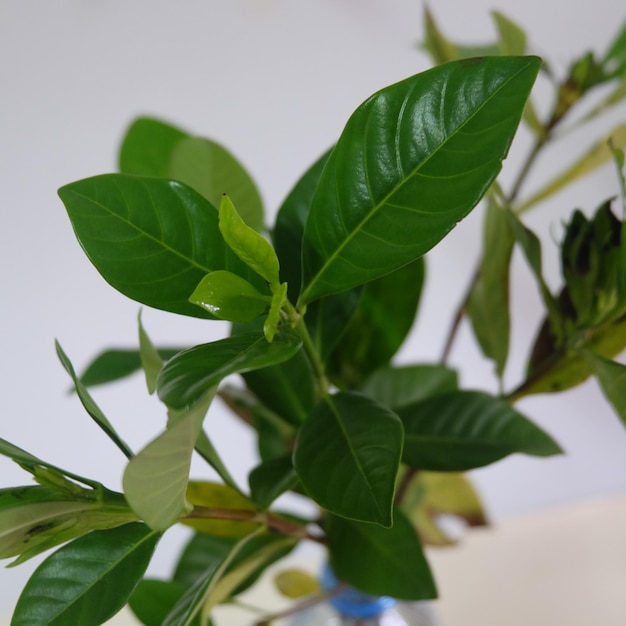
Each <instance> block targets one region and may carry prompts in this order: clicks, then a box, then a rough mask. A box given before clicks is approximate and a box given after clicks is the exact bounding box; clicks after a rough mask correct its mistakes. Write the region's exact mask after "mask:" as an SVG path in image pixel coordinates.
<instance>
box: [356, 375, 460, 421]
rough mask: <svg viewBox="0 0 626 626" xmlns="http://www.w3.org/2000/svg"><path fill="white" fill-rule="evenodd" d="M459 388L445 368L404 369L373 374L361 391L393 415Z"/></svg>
mask: <svg viewBox="0 0 626 626" xmlns="http://www.w3.org/2000/svg"><path fill="white" fill-rule="evenodd" d="M458 386H459V383H458V377H457V373H456V371H455V370H452V369H450V368H448V367H445V366H444V365H407V366H404V367H391V366H389V367H383V368H381V369H379V370H377V371H375V372H374V373H373V374H372V375H371V376H370V377H369V378H368V379H367V380H366V381H365V384H364V385H363V386H362V387H361V390H360V391H361V393H364V394H365V395H366V396H369V397H370V398H372V399H374V400H376V402H378V403H379V404H382V405H384V406H388V407H389V408H390V409H393V410H394V411H396V410H397V409H399V408H401V407H403V406H406V405H407V404H413V403H415V402H419V401H420V400H424V399H425V398H428V397H430V396H435V395H438V394H440V393H446V392H448V391H456V390H457V389H458Z"/></svg>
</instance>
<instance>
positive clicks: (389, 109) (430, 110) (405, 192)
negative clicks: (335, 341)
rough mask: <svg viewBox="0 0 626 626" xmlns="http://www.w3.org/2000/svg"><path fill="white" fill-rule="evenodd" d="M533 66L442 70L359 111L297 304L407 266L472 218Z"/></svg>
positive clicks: (326, 198) (318, 195) (390, 90)
mask: <svg viewBox="0 0 626 626" xmlns="http://www.w3.org/2000/svg"><path fill="white" fill-rule="evenodd" d="M540 63H541V62H540V60H539V59H538V58H535V57H524V58H517V57H498V58H484V59H474V60H466V61H458V62H452V63H448V64H445V65H443V66H440V67H436V68H434V69H432V70H429V71H427V72H424V73H422V74H418V75H417V76H413V77H411V78H408V79H406V80H404V81H402V82H400V83H397V84H395V85H392V86H391V87H387V88H386V89H383V90H382V91H380V92H378V93H377V94H375V95H373V96H372V97H370V98H369V99H368V100H366V101H365V103H364V104H362V105H361V106H360V107H359V108H358V109H357V111H356V112H355V113H354V114H353V115H352V117H351V118H350V120H349V121H348V123H347V125H346V127H345V129H344V131H343V133H342V135H341V137H340V139H339V141H338V143H337V146H336V147H335V149H334V150H333V152H332V153H331V155H330V157H329V159H328V162H327V164H326V166H325V168H324V171H323V172H322V175H321V177H320V181H319V184H318V186H317V189H316V191H315V194H314V197H313V200H312V203H311V209H310V211H309V216H308V219H307V223H306V229H305V236H304V243H303V291H302V293H301V295H300V303H301V304H306V303H307V302H310V301H311V300H314V299H316V298H319V297H320V296H324V295H328V294H331V293H337V292H339V291H343V290H346V289H350V288H352V287H355V286H357V285H360V284H364V283H366V282H369V281H370V280H373V279H375V278H378V277H380V276H383V275H384V274H387V273H388V272H390V271H392V270H394V269H397V268H399V267H401V266H403V265H405V264H407V263H409V262H411V261H414V260H415V259H417V258H418V257H420V256H422V255H423V254H424V253H425V252H427V251H428V250H429V249H430V248H432V247H433V246H434V245H435V244H436V243H438V242H439V240H441V239H442V238H443V237H444V236H445V235H446V234H447V233H448V232H449V231H450V230H451V229H452V228H453V227H454V225H455V224H456V223H457V222H458V221H459V220H460V219H462V218H463V217H465V215H467V214H468V213H469V212H470V211H471V209H472V208H474V206H475V205H476V204H477V203H478V201H479V200H480V198H481V197H482V196H483V194H484V193H485V191H486V190H487V189H488V188H489V186H490V185H491V183H492V182H493V181H494V180H495V177H496V176H497V174H498V173H499V171H500V169H501V167H502V160H503V159H504V158H505V156H506V154H507V151H508V148H509V145H510V142H511V140H512V138H513V135H514V133H515V130H516V128H517V125H518V124H519V121H520V118H521V115H522V112H523V109H524V105H525V103H526V99H527V97H528V94H529V92H530V89H531V88H532V85H533V83H534V80H535V77H536V75H537V72H538V71H539V67H540Z"/></svg>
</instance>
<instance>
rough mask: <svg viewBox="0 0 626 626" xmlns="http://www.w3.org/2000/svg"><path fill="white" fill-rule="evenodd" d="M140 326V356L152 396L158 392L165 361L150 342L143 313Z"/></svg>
mask: <svg viewBox="0 0 626 626" xmlns="http://www.w3.org/2000/svg"><path fill="white" fill-rule="evenodd" d="M138 324H139V356H140V357H141V366H142V367H143V371H144V374H145V377H146V386H147V387H148V393H150V395H152V394H153V393H154V392H155V391H156V379H157V376H158V375H159V372H160V371H161V368H162V367H163V359H162V358H161V355H160V354H159V352H158V350H157V349H156V348H155V346H154V344H153V343H152V341H151V340H150V337H149V336H148V333H147V332H146V330H145V328H144V327H143V323H142V321H141V311H140V312H139V317H138Z"/></svg>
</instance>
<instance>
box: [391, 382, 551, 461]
mask: <svg viewBox="0 0 626 626" xmlns="http://www.w3.org/2000/svg"><path fill="white" fill-rule="evenodd" d="M398 415H399V416H400V419H401V420H402V423H403V424H404V429H405V443H404V453H403V456H402V460H403V462H404V463H406V464H407V465H409V466H410V467H413V468H415V469H423V470H431V471H441V472H461V471H465V470H468V469H472V468H475V467H482V466H483V465H488V464H489V463H493V462H494V461H497V460H499V459H502V458H504V457H505V456H507V455H509V454H513V453H515V452H520V453H524V454H530V455H534V456H542V457H543V456H552V455H554V454H559V453H561V449H560V448H559V446H558V445H557V444H556V443H555V442H554V441H553V440H552V439H551V438H550V436H549V435H548V434H546V433H545V432H544V431H543V430H541V429H540V428H539V427H538V426H535V425H534V424H533V423H532V422H530V421H529V420H528V419H526V418H525V417H524V416H523V415H522V414H521V413H518V412H517V411H516V410H515V409H513V408H512V407H511V406H510V405H509V404H507V403H506V402H505V401H504V400H501V399H500V398H496V397H494V396H490V395H488V394H485V393H482V392H478V391H456V392H450V393H447V394H441V395H438V396H433V397H431V398H427V399H426V400H422V401H421V402H417V403H415V404H412V405H409V406H405V407H403V408H401V409H399V410H398Z"/></svg>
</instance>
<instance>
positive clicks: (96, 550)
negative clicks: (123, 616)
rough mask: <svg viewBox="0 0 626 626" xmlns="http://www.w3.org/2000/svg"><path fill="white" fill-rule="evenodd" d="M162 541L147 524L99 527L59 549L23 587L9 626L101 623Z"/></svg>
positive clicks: (115, 609) (125, 597)
mask: <svg viewBox="0 0 626 626" xmlns="http://www.w3.org/2000/svg"><path fill="white" fill-rule="evenodd" d="M158 539H159V534H158V533H155V532H153V531H151V530H150V529H149V528H148V527H147V526H145V525H144V524H139V523H133V524H126V525H124V526H120V527H119V528H114V529H112V530H96V531H94V532H92V533H89V534H88V535H85V536H84V537H80V538H79V539H76V540H75V541H73V542H72V543H70V544H68V545H67V546H64V547H63V548H61V549H59V550H57V552H55V553H54V554H52V555H51V556H49V557H48V558H47V559H46V560H45V561H44V562H43V563H42V564H41V565H40V566H39V567H38V568H37V569H36V570H35V572H34V574H33V575H32V577H31V578H30V580H29V581H28V583H27V584H26V586H25V587H24V590H23V591H22V594H21V596H20V598H19V600H18V602H17V606H16V608H15V613H14V614H13V619H12V621H11V625H12V626H39V625H41V626H44V625H45V626H67V625H68V624H72V626H97V625H98V624H102V623H103V622H105V621H106V620H108V619H110V618H111V617H113V615H115V614H116V613H117V612H118V611H119V610H120V609H121V608H122V607H123V606H124V605H125V604H126V601H127V600H128V597H129V596H130V594H131V593H132V591H133V589H134V588H135V586H136V585H137V583H138V582H139V580H140V579H141V577H142V576H143V573H144V572H145V570H146V568H147V567H148V563H149V562H150V558H151V557H152V553H153V551H154V549H155V547H156V544H157V541H158ZM60 572H61V573H62V576H60V575H59V573H60Z"/></svg>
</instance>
